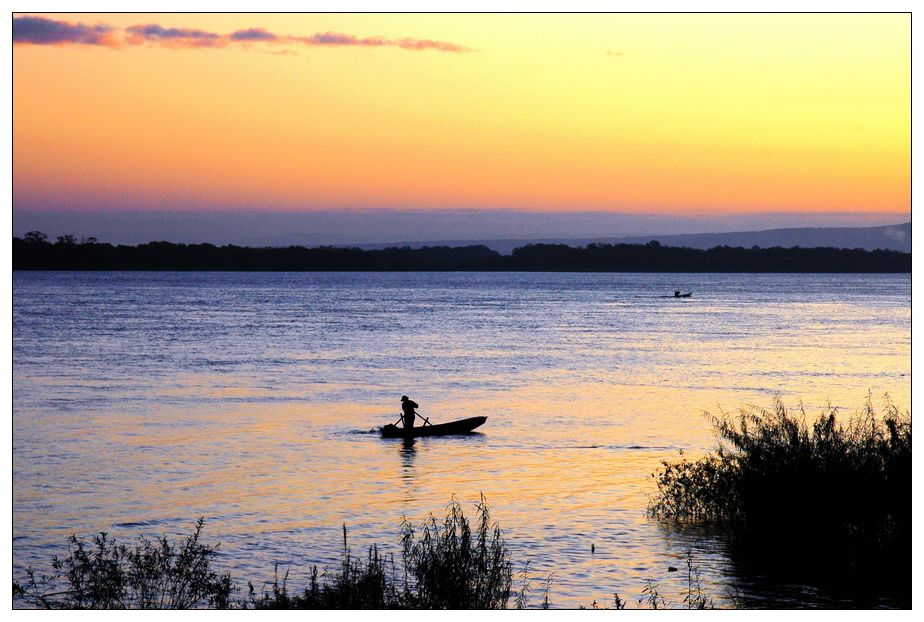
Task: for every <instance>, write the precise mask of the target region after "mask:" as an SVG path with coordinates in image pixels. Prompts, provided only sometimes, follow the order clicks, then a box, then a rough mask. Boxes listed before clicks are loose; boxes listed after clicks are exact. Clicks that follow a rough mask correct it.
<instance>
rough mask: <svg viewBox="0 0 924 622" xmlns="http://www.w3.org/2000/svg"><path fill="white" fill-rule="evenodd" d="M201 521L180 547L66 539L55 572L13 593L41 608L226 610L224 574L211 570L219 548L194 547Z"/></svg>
mask: <svg viewBox="0 0 924 622" xmlns="http://www.w3.org/2000/svg"><path fill="white" fill-rule="evenodd" d="M202 524H203V521H202V519H199V521H198V522H197V523H196V529H195V531H194V532H193V533H192V535H190V536H188V537H187V538H186V539H185V540H184V541H183V542H182V544H181V545H180V546H179V547H176V546H174V545H173V544H171V543H170V542H169V540H168V539H167V538H166V537H162V538H160V539H159V540H156V541H153V542H152V541H151V540H148V539H146V538H144V537H142V538H140V543H139V544H138V545H136V546H135V547H133V548H129V547H127V546H125V545H121V544H118V543H117V542H116V541H115V540H113V539H112V538H110V537H108V536H107V534H105V533H101V534H99V535H98V536H95V537H94V538H93V539H92V542H90V543H85V542H83V541H82V540H80V539H78V538H77V537H76V536H71V537H70V538H69V539H68V542H69V544H70V552H69V554H68V555H67V557H65V558H64V559H59V558H58V557H57V556H55V557H54V559H53V561H52V568H53V569H54V573H53V574H51V575H44V576H41V577H37V576H36V575H35V573H34V572H33V571H32V570H31V569H30V570H28V571H27V576H26V579H25V581H22V582H18V581H17V582H14V583H13V594H14V596H15V597H19V598H21V599H23V600H24V601H25V602H26V603H29V604H30V605H32V606H35V607H41V608H43V609H190V608H194V607H211V608H216V609H224V608H228V607H230V606H231V604H232V603H231V594H232V592H233V591H234V586H233V584H232V582H231V576H230V575H229V574H219V573H217V572H215V571H213V570H212V569H211V562H212V560H213V558H214V557H215V555H216V553H217V551H218V546H217V545H216V546H208V545H204V544H201V543H200V542H199V536H200V534H201V532H202Z"/></svg>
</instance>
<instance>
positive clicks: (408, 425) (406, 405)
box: [401, 395, 420, 430]
mask: <svg viewBox="0 0 924 622" xmlns="http://www.w3.org/2000/svg"><path fill="white" fill-rule="evenodd" d="M417 408H420V407H419V406H418V405H417V402H415V401H414V400H409V399H408V398H407V396H406V395H402V396H401V410H403V411H404V415H403V416H404V429H405V430H411V429H412V428H413V427H414V415H415V414H416V413H415V412H414V410H415V409H417Z"/></svg>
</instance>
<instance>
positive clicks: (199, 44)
mask: <svg viewBox="0 0 924 622" xmlns="http://www.w3.org/2000/svg"><path fill="white" fill-rule="evenodd" d="M125 40H126V42H128V43H129V44H130V45H141V44H143V43H155V44H158V45H162V46H164V47H176V48H212V47H224V46H225V45H227V41H226V39H225V37H222V36H221V35H220V34H218V33H214V32H208V31H206V30H197V29H195V28H164V27H163V26H159V25H157V24H144V25H139V26H129V27H128V28H126V29H125Z"/></svg>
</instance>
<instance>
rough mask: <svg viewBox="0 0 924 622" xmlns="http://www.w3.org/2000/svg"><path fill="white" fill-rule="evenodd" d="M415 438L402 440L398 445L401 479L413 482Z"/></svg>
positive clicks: (415, 454)
mask: <svg viewBox="0 0 924 622" xmlns="http://www.w3.org/2000/svg"><path fill="white" fill-rule="evenodd" d="M416 444H417V439H416V438H403V439H401V444H400V445H398V451H399V452H400V453H401V479H403V480H405V481H407V482H410V483H413V482H414V458H415V457H416V456H417V448H416V447H415V445H416Z"/></svg>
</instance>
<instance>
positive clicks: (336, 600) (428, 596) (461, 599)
mask: <svg viewBox="0 0 924 622" xmlns="http://www.w3.org/2000/svg"><path fill="white" fill-rule="evenodd" d="M475 507H476V510H477V516H478V518H477V523H476V526H475V530H474V532H473V530H472V526H471V524H470V523H469V520H468V519H467V518H466V517H465V514H464V512H463V511H462V506H461V505H460V504H459V503H458V501H456V500H455V499H453V500H452V502H451V503H450V504H449V506H448V507H447V509H446V516H445V518H444V519H443V520H442V521H438V520H437V519H436V518H435V517H433V516H431V517H430V518H429V519H428V520H427V521H426V522H424V523H423V524H422V525H421V526H420V527H419V529H418V530H415V529H414V527H413V526H412V525H411V523H410V522H409V521H407V520H406V519H405V520H404V522H403V523H402V525H401V543H402V549H403V555H402V560H403V571H404V572H403V577H402V578H401V579H399V578H398V576H397V574H398V573H397V570H396V564H395V562H394V559H393V558H392V557H383V556H381V555H380V554H379V552H378V548H377V547H375V546H373V547H370V549H369V552H368V555H367V556H366V559H362V558H355V557H353V556H352V555H351V554H350V549H349V546H348V544H347V532H346V527H345V526H344V529H343V558H342V561H341V563H340V566H339V568H338V569H337V570H336V571H334V572H332V573H325V574H324V575H322V576H321V577H320V580H319V578H318V569H317V567H313V568H312V571H311V580H310V584H309V586H308V587H306V588H305V589H304V590H303V591H302V592H301V593H300V594H296V595H294V596H293V595H290V594H289V591H288V587H287V579H288V577H287V576H286V577H283V579H282V582H281V583H280V581H279V576H278V571H277V572H276V575H275V577H274V579H273V582H272V584H271V586H270V589H269V590H264V591H263V592H262V593H261V594H260V596H257V595H256V591H255V590H254V588H253V586H252V585H251V586H250V604H251V605H252V606H254V607H256V608H261V609H504V608H506V607H507V604H508V602H509V600H510V596H511V589H510V586H511V583H512V575H513V572H512V564H511V562H510V554H509V551H508V549H507V545H506V543H505V541H504V537H503V534H502V532H501V530H500V528H499V527H498V525H496V524H491V519H490V512H489V509H488V506H487V504H486V503H485V500H484V497H482V498H481V502H480V503H479V504H477V505H476V506H475ZM527 589H528V587H525V588H524V592H525V590H527ZM517 603H518V604H519V605H520V606H523V605H525V593H524V594H523V595H522V598H518V600H517Z"/></svg>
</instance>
